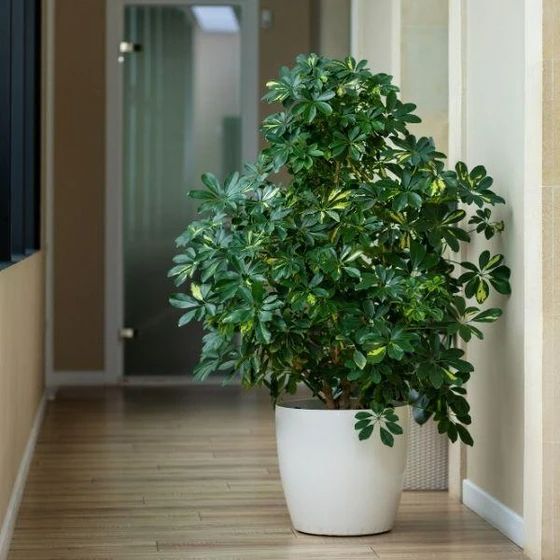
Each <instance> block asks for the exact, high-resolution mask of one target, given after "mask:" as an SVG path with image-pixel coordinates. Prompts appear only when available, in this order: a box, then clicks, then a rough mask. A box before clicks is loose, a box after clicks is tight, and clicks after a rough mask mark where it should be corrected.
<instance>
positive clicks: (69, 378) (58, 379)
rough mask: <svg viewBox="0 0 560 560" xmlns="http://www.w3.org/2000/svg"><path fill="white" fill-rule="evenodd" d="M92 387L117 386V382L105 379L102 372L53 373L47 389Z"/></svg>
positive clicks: (105, 376)
mask: <svg viewBox="0 0 560 560" xmlns="http://www.w3.org/2000/svg"><path fill="white" fill-rule="evenodd" d="M92 385H118V381H115V380H114V379H109V378H107V375H105V372H104V371H102V370H99V371H97V370H92V371H53V372H52V373H51V375H50V377H49V383H48V386H47V387H72V386H92Z"/></svg>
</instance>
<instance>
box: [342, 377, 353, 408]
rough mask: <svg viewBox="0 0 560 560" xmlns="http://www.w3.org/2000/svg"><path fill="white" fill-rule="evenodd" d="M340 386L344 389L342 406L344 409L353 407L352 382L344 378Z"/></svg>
mask: <svg viewBox="0 0 560 560" xmlns="http://www.w3.org/2000/svg"><path fill="white" fill-rule="evenodd" d="M340 387H341V389H342V395H341V396H340V408H341V409H342V410H348V409H349V408H352V401H351V398H352V383H350V381H348V380H347V379H342V380H341V381H340Z"/></svg>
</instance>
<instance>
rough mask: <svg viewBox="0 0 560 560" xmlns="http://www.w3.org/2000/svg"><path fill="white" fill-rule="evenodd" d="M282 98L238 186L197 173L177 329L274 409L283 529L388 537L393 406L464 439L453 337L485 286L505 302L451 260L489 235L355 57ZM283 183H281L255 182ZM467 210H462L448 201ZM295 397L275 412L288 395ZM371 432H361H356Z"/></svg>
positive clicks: (453, 175)
mask: <svg viewBox="0 0 560 560" xmlns="http://www.w3.org/2000/svg"><path fill="white" fill-rule="evenodd" d="M267 86H268V90H269V91H268V93H267V94H266V96H265V99H266V100H267V101H268V102H270V103H279V104H281V105H282V108H281V111H279V112H277V113H275V114H273V115H271V116H269V117H267V118H266V119H265V120H264V122H263V124H262V131H263V133H264V136H265V138H266V140H267V141H268V146H267V147H266V148H265V149H264V150H263V151H262V152H261V154H260V155H259V157H258V160H257V162H256V163H253V164H249V165H247V166H246V171H245V173H244V174H243V175H241V176H240V175H238V174H237V173H235V174H233V175H231V176H230V177H229V178H227V179H226V181H225V182H224V183H223V184H220V182H219V181H218V180H217V179H216V178H215V177H214V176H213V175H211V174H206V175H204V176H203V177H202V181H203V183H204V185H205V186H206V189H204V190H195V191H192V192H191V193H190V196H191V197H193V198H195V199H197V200H198V201H200V207H199V210H200V213H201V214H202V218H201V219H200V220H199V221H195V222H193V223H191V224H189V225H188V227H187V228H186V230H185V232H184V233H183V234H182V235H181V236H180V237H179V238H178V239H177V245H178V247H179V248H180V249H181V253H180V254H179V255H178V256H177V257H176V258H175V266H174V267H173V269H172V270H171V271H170V276H171V277H173V278H174V279H175V281H176V284H177V286H181V285H183V284H185V282H187V281H189V280H190V286H189V289H188V291H187V292H186V293H185V292H183V293H178V294H175V295H174V296H172V298H171V303H172V304H173V305H174V306H176V307H178V308H180V309H183V310H184V314H183V315H182V316H181V318H180V319H179V325H184V324H186V323H188V322H190V321H193V320H196V321H202V322H203V324H204V327H205V330H206V335H205V336H204V340H203V348H202V356H201V360H200V363H199V365H198V366H197V368H196V371H195V374H196V376H197V377H198V378H199V379H204V378H205V377H206V376H208V375H210V374H211V373H213V372H216V371H222V372H226V375H227V376H234V375H239V376H240V377H241V381H242V383H243V385H245V386H247V387H253V386H262V385H264V386H265V387H266V388H267V389H268V390H269V391H270V394H271V395H272V398H273V400H274V402H275V403H278V404H277V406H276V430H277V443H278V454H279V463H280V471H281V476H282V482H283V487H284V491H285V495H286V498H287V503H288V508H289V511H290V514H291V518H292V522H293V524H294V526H295V528H296V529H298V530H301V531H305V532H309V533H316V534H327V535H356V534H368V533H377V532H382V531H387V530H389V529H391V527H392V525H393V521H394V518H395V515H396V511H397V507H398V503H399V499H400V493H401V486H402V476H403V472H404V468H405V464H406V439H405V436H403V432H406V427H407V424H408V407H407V406H406V405H407V404H409V405H411V407H412V412H413V417H414V419H415V420H416V421H417V422H419V423H422V422H425V421H426V420H427V419H428V418H430V417H433V419H434V420H435V422H437V425H438V428H439V431H440V432H442V433H446V434H447V435H448V436H449V439H450V440H451V441H455V440H457V438H460V439H461V440H462V441H463V442H465V443H466V444H468V445H472V439H471V436H470V435H469V432H468V430H467V428H466V425H468V424H470V422H471V418H470V416H469V405H468V403H467V400H466V389H465V383H466V382H467V381H468V379H469V376H470V375H471V372H472V371H473V366H472V365H471V364H470V363H469V362H468V361H466V360H465V359H464V357H463V354H464V353H463V350H462V349H461V348H460V346H461V344H462V343H461V341H465V342H468V341H469V340H470V339H471V337H472V336H475V337H477V338H482V336H483V335H482V332H481V331H480V329H479V328H478V326H477V325H478V324H480V323H489V322H492V321H494V320H496V319H497V318H498V317H499V316H500V315H501V311H500V309H498V308H495V307H494V308H488V309H485V310H482V309H480V308H479V307H478V306H479V304H482V303H484V302H485V301H486V299H487V298H488V296H489V292H490V289H491V288H493V289H494V290H496V291H497V292H499V293H501V294H509V293H510V286H509V273H510V272H509V269H508V268H507V267H506V266H505V265H504V264H503V257H502V255H491V254H490V252H489V251H484V252H483V253H482V254H481V255H480V257H479V258H478V259H477V261H476V262H464V261H463V262H462V261H461V259H460V257H459V256H457V255H458V253H459V251H460V248H461V244H463V243H468V242H469V241H470V239H471V237H472V236H473V235H476V234H483V235H484V236H485V237H486V238H487V239H489V238H490V237H492V236H493V235H494V233H496V232H498V231H501V230H502V229H503V224H502V222H496V221H493V220H492V214H491V209H490V208H491V207H492V206H493V205H495V204H497V203H503V202H504V200H503V199H502V198H501V197H499V196H498V195H496V194H495V193H494V192H493V191H492V190H491V185H492V179H491V178H490V177H489V176H488V175H487V174H486V170H485V169H484V167H482V166H478V167H475V168H474V169H472V170H471V171H469V170H468V169H467V167H466V166H465V164H463V163H458V164H457V165H456V166H455V170H448V169H446V168H445V164H444V157H445V156H444V155H443V154H441V153H439V152H437V151H436V149H435V146H434V143H433V141H432V140H431V139H430V138H416V137H415V136H414V135H412V134H411V133H410V132H409V130H408V128H407V127H408V125H409V123H417V122H419V121H420V119H419V118H418V117H417V116H416V115H414V113H413V111H414V110H415V108H416V107H415V105H413V104H412V103H403V102H402V101H401V100H399V98H398V95H397V93H398V88H397V87H396V86H395V85H393V84H392V83H391V77H390V76H388V75H386V74H372V73H371V72H370V71H369V70H368V69H367V67H366V62H365V61H361V62H359V63H356V62H355V60H354V59H352V58H347V59H346V60H330V59H328V58H324V57H318V56H316V55H314V54H311V55H302V56H300V57H298V59H297V63H296V65H295V66H294V67H293V68H292V69H287V68H283V69H282V71H281V75H280V78H279V79H278V80H276V81H272V82H270V83H268V84H267ZM282 168H284V169H286V170H287V172H288V173H289V181H288V182H287V184H283V185H281V184H275V183H274V181H273V179H272V177H273V174H274V173H276V172H278V171H279V170H280V169H282ZM468 207H471V208H473V212H471V213H469V214H468V215H467V212H466V210H465V208H468ZM300 384H303V385H305V386H307V387H308V389H309V391H310V392H311V394H312V395H313V399H312V400H310V401H300V402H296V403H291V402H286V403H282V402H280V401H279V399H280V398H281V397H282V396H283V395H285V394H286V393H288V394H292V393H294V392H295V391H296V388H297V387H298V385H300ZM372 436H375V437H372Z"/></svg>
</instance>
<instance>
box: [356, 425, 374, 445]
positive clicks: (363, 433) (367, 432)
mask: <svg viewBox="0 0 560 560" xmlns="http://www.w3.org/2000/svg"><path fill="white" fill-rule="evenodd" d="M372 432H373V426H371V425H370V426H367V427H365V428H363V429H362V430H360V432H359V433H358V438H359V439H360V441H363V440H364V439H368V438H369V437H370V436H371V434H372Z"/></svg>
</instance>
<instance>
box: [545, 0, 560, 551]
mask: <svg viewBox="0 0 560 560" xmlns="http://www.w3.org/2000/svg"><path fill="white" fill-rule="evenodd" d="M543 8H544V17H543V58H544V64H543V215H542V217H543V257H544V258H543V269H542V273H543V302H544V307H543V316H544V325H543V328H544V340H543V342H544V345H543V354H544V355H543V396H544V399H543V419H544V426H543V444H544V445H543V453H544V456H543V467H544V473H543V531H542V540H543V559H544V560H553V559H556V558H560V508H559V507H558V504H560V436H559V434H558V426H559V424H560V410H559V405H558V403H560V377H559V375H558V374H559V372H560V355H559V353H558V348H560V242H559V240H560V108H559V107H560V1H559V0H544V3H543Z"/></svg>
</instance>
